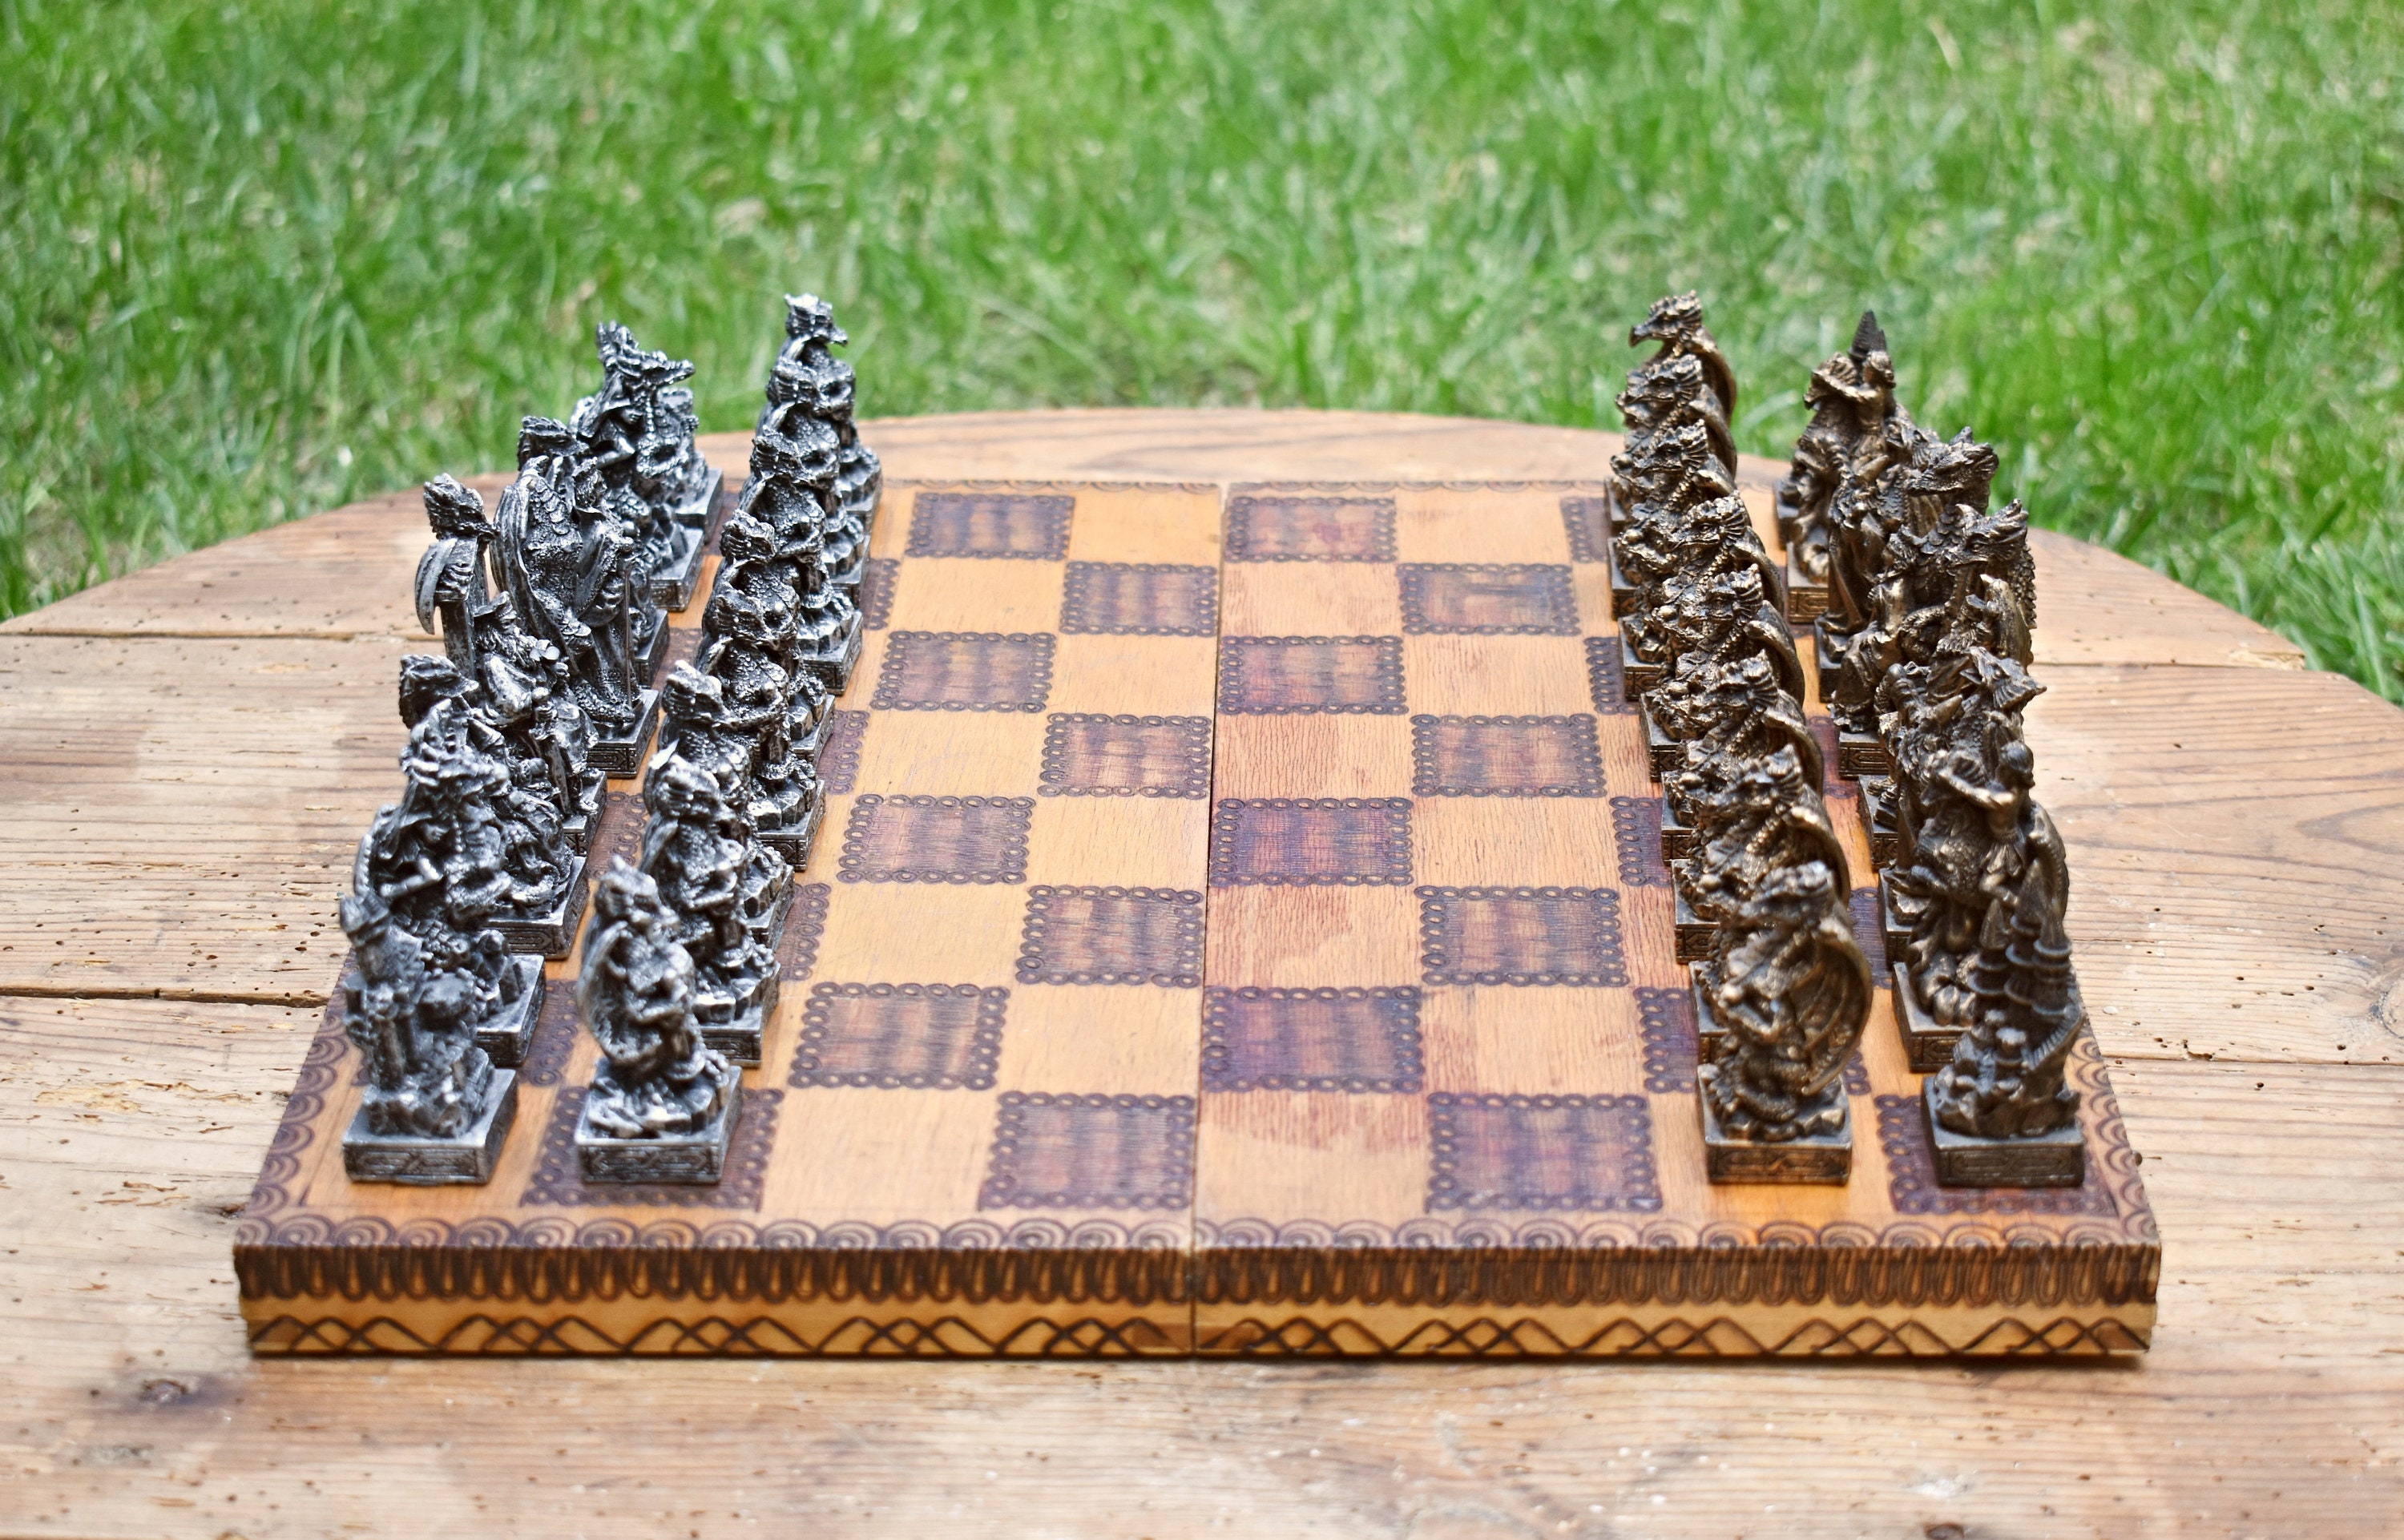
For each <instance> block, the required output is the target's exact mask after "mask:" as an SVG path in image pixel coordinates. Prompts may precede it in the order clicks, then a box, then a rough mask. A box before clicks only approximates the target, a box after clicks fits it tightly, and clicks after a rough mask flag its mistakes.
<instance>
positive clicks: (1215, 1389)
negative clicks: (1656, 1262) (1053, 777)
mask: <svg viewBox="0 0 2404 1540" xmlns="http://www.w3.org/2000/svg"><path fill="white" fill-rule="evenodd" d="M313 1024H314V1014H312V1013H307V1012H303V1011H299V1010H290V1011H281V1010H276V1009H274V1008H269V1007H258V1006H247V1007H228V1006H203V1005H194V1004H189V1003H175V1002H164V1001H25V1000H14V1001H0V1074H5V1075H6V1077H7V1078H6V1081H5V1083H0V1084H5V1085H6V1088H7V1095H6V1096H5V1097H0V1178H5V1185H0V1225H6V1227H7V1230H8V1233H9V1234H10V1235H11V1236H12V1237H16V1238H21V1239H14V1240H12V1241H11V1243H10V1245H9V1246H8V1247H7V1248H0V1283H5V1284H6V1285H7V1288H6V1293H5V1295H0V1298H8V1299H13V1300H17V1301H19V1303H18V1304H16V1305H14V1306H12V1307H10V1310H9V1314H10V1319H11V1322H12V1325H13V1327H14V1329H13V1330H12V1331H11V1332H10V1333H9V1334H8V1336H7V1342H6V1344H5V1345H0V1364H5V1365H7V1369H6V1373H7V1379H8V1382H9V1384H10V1385H11V1387H12V1389H13V1390H14V1391H15V1392H16V1394H15V1396H14V1397H13V1398H12V1399H13V1401H14V1403H15V1404H14V1407H13V1408H12V1409H13V1410H14V1411H15V1413H16V1415H15V1416H13V1417H11V1418H8V1419H7V1420H6V1421H0V1459H5V1460H6V1461H7V1468H8V1470H9V1472H10V1479H9V1485H8V1492H9V1496H8V1500H7V1511H8V1512H9V1514H10V1515H11V1516H12V1520H13V1527H14V1528H15V1529H17V1530H19V1531H21V1532H24V1533H63V1534H85V1535H100V1534H120V1533H176V1534H183V1533H197V1534H204V1535H214V1534H218V1533H223V1532H225V1531H227V1530H232V1531H233V1532H234V1533H243V1534H248V1535H255V1536H270V1535H283V1534H294V1535H302V1534H307V1535H314V1534H319V1533H330V1532H333V1531H335V1530H337V1529H339V1528H341V1527H342V1526H343V1525H344V1524H345V1523H352V1524H360V1525H368V1526H373V1525H376V1524H378V1523H380V1522H382V1519H380V1517H379V1516H382V1515H389V1514H391V1513H394V1512H400V1511H406V1512H408V1513H410V1514H411V1516H412V1526H413V1527H417V1528H423V1529H427V1530H449V1531H463V1532H468V1533H483V1532H490V1531H493V1530H497V1529H502V1528H505V1527H511V1526H523V1527H525V1528H529V1529H537V1530H541V1531H545V1532H550V1533H558V1532H562V1531H568V1530H573V1531H576V1532H578V1533H591V1534H596V1535H598V1534H621V1533H622V1534H652V1533H660V1531H661V1530H662V1529H663V1528H664V1523H665V1521H666V1520H668V1519H673V1520H674V1521H675V1523H676V1524H677V1525H678V1526H680V1527H681V1528H682V1529H686V1530H697V1531H699V1532H700V1533H705V1534H713V1533H724V1532H731V1531H734V1530H736V1529H739V1528H742V1527H744V1526H745V1524H746V1522H747V1521H756V1519H757V1518H759V1517H764V1516H767V1515H770V1514H775V1515H778V1516H804V1517H805V1519H806V1520H808V1521H810V1522H811V1525H812V1527H813V1528H814V1529H828V1530H832V1531H836V1532H846V1531H850V1530H874V1531H876V1532H879V1533H895V1532H901V1533H910V1532H913V1531H920V1530H925V1531H935V1530H941V1529H945V1528H957V1527H958V1526H959V1525H960V1524H961V1523H962V1522H963V1521H964V1519H965V1520H966V1521H968V1522H971V1523H973V1524H974V1525H975V1527H976V1528H977V1530H978V1532H979V1533H995V1534H1039V1533H1041V1534H1057V1533H1130V1528H1129V1520H1128V1518H1127V1516H1128V1515H1130V1514H1133V1515H1137V1516H1139V1518H1138V1519H1137V1520H1135V1521H1136V1522H1138V1523H1139V1524H1140V1526H1141V1528H1140V1531H1139V1533H1149V1534H1154V1535H1184V1534H1197V1533H1203V1532H1204V1531H1206V1530H1213V1529H1216V1530H1218V1531H1221V1532H1224V1531H1227V1530H1230V1529H1232V1530H1234V1531H1235V1532H1237V1533H1248V1532H1249V1533H1261V1532H1264V1531H1265V1530H1274V1531H1276V1532H1278V1533H1301V1532H1307V1531H1311V1530H1318V1531H1323V1532H1326V1533H1340V1534H1353V1533H1359V1534H1364V1535H1365V1534H1371V1533H1393V1532H1395V1531H1397V1530H1404V1531H1407V1532H1409V1533H1429V1534H1447V1533H1451V1534H1462V1535H1472V1534H1482V1533H1504V1532H1510V1533H1537V1532H1541V1533H1572V1534H1597V1535H1600V1534H1604V1533H1621V1532H1625V1531H1628V1530H1630V1529H1634V1530H1636V1531H1638V1532H1640V1533H1664V1534H1683V1533H1695V1534H1726V1533H1734V1528H1732V1526H1734V1527H1740V1528H1743V1529H1744V1531H1745V1533H1754V1526H1750V1525H1747V1524H1746V1519H1748V1518H1749V1517H1750V1516H1753V1515H1760V1516H1762V1517H1761V1522H1762V1523H1765V1524H1768V1525H1771V1526H1773V1527H1772V1528H1770V1529H1768V1530H1765V1531H1762V1533H1780V1534H1788V1533H1798V1534H1822V1533H1826V1534H1839V1533H1843V1534H1851V1533H1859V1532H1861V1531H1863V1530H1870V1531H1872V1532H1876V1533H1893V1532H1898V1531H1905V1532H1908V1533H1918V1532H1919V1530H1920V1529H1922V1528H1925V1527H1928V1526H1932V1525H1936V1524H1942V1523H1954V1524H1960V1525H1963V1526H1964V1527H1965V1528H1966V1529H1967V1530H1968V1532H1969V1533H1982V1532H1985V1533H2109V1534H2131V1533H2142V1534H2151V1533H2162V1534H2172V1533H2178V1534H2186V1533H2224V1532H2226V1533H2313V1534H2332V1535H2351V1534H2376V1533H2384V1530H2385V1528H2386V1525H2387V1518H2388V1516H2389V1515H2391V1514H2392V1513H2394V1512H2395V1511H2397V1506H2398V1505H2404V1475H2399V1472H2404V1324H2399V1323H2398V1319H2397V1316H2396V1314H2395V1312H2394V1310H2393V1309H2392V1300H2393V1298H2394V1295H2395V1291H2396V1289H2397V1286H2398V1285H2399V1282H2404V1265H2399V1262H2398V1259H2397V1254H2396V1251H2395V1247H2394V1237H2395V1236H2396V1235H2397V1233H2399V1231H2404V1179H2399V1178H2398V1176H2397V1172H2398V1171H2404V1136H2400V1135H2399V1134H2398V1133H2397V1128H2396V1126H2395V1124H2394V1121H2393V1118H2392V1115H2391V1114H2392V1109H2393V1108H2394V1106H2395V1105H2396V1102H2397V1098H2398V1097H2399V1096H2404V1071H2398V1070H2396V1069H2383V1068H2375V1067H2363V1066H2350V1067H2332V1066H2319V1065H2311V1064H2285V1065H2275V1066H2267V1067H2262V1068H2258V1069H2257V1068H2251V1067H2245V1066H2236V1065H2229V1064H2207V1063H2201V1062H2195V1061H2183V1060H2182V1061H2163V1062H2153V1063H2123V1064H2120V1065H2117V1066H2116V1067H2115V1068H2116V1071H2117V1074H2118V1076H2119V1080H2120V1085H2121V1090H2122V1094H2123V1096H2124V1099H2125V1100H2126V1103H2127V1107H2128V1113H2129V1116H2130V1118H2131V1124H2132V1126H2133V1127H2134V1130H2135V1133H2136V1137H2137V1138H2138V1140H2139V1141H2140V1142H2141V1143H2142V1144H2143V1145H2144V1147H2145V1149H2146V1151H2147V1154H2148V1158H2147V1163H2146V1165H2147V1170H2146V1175H2147V1180H2148V1182H2149V1183H2150V1185H2151V1187H2152V1190H2153V1196H2154V1197H2155V1199H2156V1202H2157V1204H2158V1206H2159V1210H2160V1211H2161V1214H2162V1218H2163V1222H2164V1226H2165V1233H2166V1238H2167V1243H2166V1253H2167V1258H2166V1266H2165V1271H2164V1285H2163V1307H2164V1309H2163V1322H2162V1326H2161V1330H2160V1334H2159V1337H2158V1339H2157V1344H2156V1347H2155V1350H2154V1351H2153V1352H2152V1353H2151V1354H2149V1355H2148V1356H2147V1358H2146V1359H2145V1361H2144V1363H2143V1364H2142V1365H2137V1366H2134V1367H2131V1368H2128V1369H2121V1370H2106V1371H2103V1372H2096V1371H2081V1370H2076V1369H2065V1368H2044V1367H2036V1366H2028V1367H2021V1368H2014V1369H2011V1370H2007V1371H2005V1372H2001V1373H1997V1372H1995V1371H1993V1370H1988V1369H1978V1370H1971V1369H1965V1368H1963V1367H1960V1366H1956V1365H1880V1366H1875V1367H1872V1366H1862V1367H1848V1366H1846V1365H1842V1364H1813V1365H1778V1364H1763V1365H1751V1366H1748V1367H1745V1368H1743V1369H1741V1370H1738V1369H1736V1368H1735V1367H1734V1366H1731V1365H1709V1364H1697V1363H1677V1362H1670V1363H1659V1364H1656V1365H1651V1366H1648V1367H1647V1368H1645V1369H1644V1370H1643V1371H1642V1373H1629V1372H1626V1371H1620V1370H1609V1369H1595V1368H1562V1367H1559V1366H1555V1365H1539V1364H1509V1363H1493V1364H1474V1363H1473V1364H1453V1365H1348V1366H1345V1367H1344V1368H1342V1369H1340V1370H1335V1371H1331V1370H1328V1369H1324V1368H1313V1367H1308V1366H1305V1365H1283V1366H1280V1365H1212V1364H1202V1363H1167V1364H1143V1363H1139V1362H1130V1363H1121V1364H1118V1365H1091V1366H1080V1367H1079V1369H1078V1370H1077V1371H1076V1372H1070V1370H1069V1366H1067V1365H1015V1366H1013V1365H1008V1364H958V1365H945V1364H915V1365H909V1366H907V1367H906V1368H903V1367H899V1366H896V1365H869V1364H861V1365H843V1364H835V1363H811V1364H790V1363H789V1364H779V1363H773V1362H755V1363H750V1364H734V1363H714V1364H712V1363H686V1364H679V1365H665V1364H661V1363H657V1362H647V1363H641V1364H624V1363H610V1362H595V1361H581V1362H554V1363H551V1364H546V1365H540V1366H539V1367H535V1366H530V1365H529V1366H524V1367H520V1368H517V1369H513V1370H510V1371H508V1372H507V1373H498V1372H496V1369H495V1367H494V1366H492V1365H468V1364H460V1363H456V1362H408V1361H376V1362H357V1361H354V1362H347V1363H342V1364H322V1363H321V1364H310V1365H301V1364H292V1363H288V1362H273V1361H268V1362H262V1361H255V1360H252V1359H250V1358H248V1357H247V1356H246V1354H245V1352H244V1351H243V1349H242V1345H241V1337H240V1334H239V1332H238V1330H236V1329H235V1326H234V1322H233V1317H234V1301H233V1297H232V1289H231V1281H230V1275H229V1273H228V1271H227V1269H226V1267H225V1265H224V1258H225V1247H226V1243H227V1240H228V1239H229V1237H230V1234H231V1228H232V1226H233V1225H234V1223H235V1220H234V1217H233V1216H232V1215H231V1213H229V1212H226V1210H227V1209H228V1208H230V1207H231V1203H232V1202H233V1201H238V1200H239V1198H240V1196H241V1191H242V1187H243V1184H244V1183H245V1181H246V1179H247V1173H248V1172H249V1171H250V1170H252V1169H255V1167H256V1163H257V1160H258V1158H259V1155H260V1154H261V1153H262V1152H263V1150H264V1149H265V1147H266V1142H267V1140H268V1138H269V1136H270V1133H271V1131H272V1128H273V1119H274V1101H275V1098H276V1096H277V1094H278V1093H280V1092H281V1091H282V1090H283V1089H284V1088H285V1087H286V1086H287V1085H289V1084H290V1077H291V1074H292V1071H293V1069H294V1068H295V1066H296V1065H297V1063H298V1061H299V1057H300V1053H301V1048H302V1044H303V1042H304V1041H305V1039H306V1037H307V1034H308V1029H309V1027H310V1026H311V1025H313ZM103 1043H105V1044H106V1047H105V1049H97V1050H96V1049H95V1047H94V1045H95V1044H103ZM96 1060H97V1061H99V1062H101V1063H102V1064H105V1066H107V1067H106V1068H104V1069H98V1070H95V1068H94V1067H93V1065H94V1061H96ZM2257 1086H2258V1088H2257ZM211 1129H215V1130H217V1131H214V1132H204V1130H211ZM61 1140H64V1141H66V1142H64V1143H61V1142H60V1141H61ZM2390 1156H2395V1157H2397V1158H2389V1157H2390ZM2337 1166H2344V1167H2346V1168H2347V1169H2353V1170H2355V1171H2357V1172H2358V1173H2360V1175H2361V1178H2362V1180H2360V1181H2357V1182H2353V1183H2346V1184H2345V1185H2343V1186H2342V1187H2339V1186H2336V1185H2333V1184H2331V1183H2328V1182H2327V1180H2326V1172H2327V1170H2329V1169H2332V1168H2334V1167H2337ZM127 1183H139V1185H132V1186H129V1185H127ZM95 1284H97V1285H99V1286H98V1287H94V1286H93V1285H95ZM529 1376H530V1377H531V1378H528V1377H529ZM1622 1448H1626V1449H1628V1453H1627V1454H1625V1455H1622V1454H1620V1453H1619V1450H1620V1449H1622ZM629 1449H642V1450H649V1451H651V1452H650V1454H648V1455H646V1456H644V1457H643V1459H642V1460H641V1462H640V1469H639V1473H638V1474H637V1473H636V1470H635V1468H634V1467H633V1466H630V1464H629V1457H628V1455H627V1451H628V1450H629ZM1313 1450H1316V1451H1317V1452H1316V1453H1315V1454H1314V1453H1313V1452H1312V1451H1313ZM988 1472H991V1473H992V1474H991V1475H988V1474H987V1473H988ZM1656 1495H1657V1496H1659V1497H1660V1498H1661V1499H1662V1501H1661V1502H1660V1503H1658V1504H1656V1503H1655V1502H1654V1501H1653V1499H1654V1497H1656ZM1773 1507H1774V1511H1772V1512H1765V1509H1770V1508H1773ZM746 1516H748V1519H747V1517H746ZM1622 1516H1624V1518H1623V1517H1622ZM1564 1523H1566V1524H1567V1526H1568V1527H1567V1528H1566V1529H1563V1528H1561V1526H1562V1525H1563V1524H1564Z"/></svg>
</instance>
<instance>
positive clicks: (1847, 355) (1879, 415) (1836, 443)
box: [1775, 311, 1896, 621]
mask: <svg viewBox="0 0 2404 1540" xmlns="http://www.w3.org/2000/svg"><path fill="white" fill-rule="evenodd" d="M1874 360H1875V361H1874ZM1803 402H1804V404H1805V405H1806V406H1809V407H1810V409H1811V421H1810V424H1809V426H1807V427H1805V428H1804V429H1803V433H1802V436H1801V437H1800V438H1797V439H1796V441H1795V454H1794V457H1793V459H1792V461H1791V462H1790V463H1789V465H1788V467H1787V472H1786V474H1785V476H1784V477H1782V479H1781V480H1780V481H1779V483H1778V486H1777V489H1776V494H1775V497H1776V504H1777V509H1778V529H1779V534H1780V536H1781V537H1782V539H1783V540H1784V542H1785V546H1786V558H1787V572H1788V589H1789V594H1788V598H1789V603H1790V606H1792V609H1790V613H1789V616H1788V618H1789V619H1791V620H1796V621H1809V620H1815V619H1817V618H1818V617H1819V616H1820V615H1821V614H1822V613H1824V612H1825V610H1826V608H1827V588H1828V524H1829V508H1830V504H1831V503H1833V502H1834V501H1835V499H1836V497H1837V493H1838V488H1839V487H1840V486H1841V485H1842V483H1843V482H1844V480H1845V476H1846V473H1847V471H1848V469H1850V468H1851V467H1852V464H1853V460H1854V457H1855V455H1857V454H1858V453H1859V450H1860V447H1861V444H1862V442H1863V441H1864V440H1865V439H1867V438H1869V437H1870V436H1872V435H1873V434H1875V433H1877V432H1878V431H1879V430H1880V429H1881V428H1883V427H1885V425H1886V423H1887V420H1888V419H1889V418H1890V417H1892V416H1893V415H1894V412H1895V411H1896V407H1895V403H1894V363H1893V360H1891V359H1889V358H1888V357H1887V356H1886V333H1885V332H1884V331H1883V330H1881V329H1880V327H1879V324H1878V316H1877V315H1873V314H1872V313H1871V312H1869V311H1864V312H1862V318H1861V323H1860V324H1859V325H1858V326H1856V327H1855V328H1854V329H1853V342H1852V347H1851V348H1849V349H1848V350H1846V351H1845V352H1843V353H1839V354H1838V355H1836V356H1835V357H1832V358H1830V359H1829V360H1828V361H1827V362H1826V363H1824V364H1822V365H1821V366H1820V367H1819V368H1818V369H1815V370H1813V371H1811V383H1810V385H1809V386H1808V387H1807V388H1806V389H1805V391H1804V393H1803ZM1798 589H1800V590H1802V591H1803V593H1801V594H1798V593H1796V590H1798ZM1807 595H1808V597H1807ZM1797 599H1802V600H1803V602H1802V603H1796V600H1797ZM1804 609H1809V610H1810V613H1808V614H1807V613H1802V612H1801V611H1802V610H1804Z"/></svg>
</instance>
